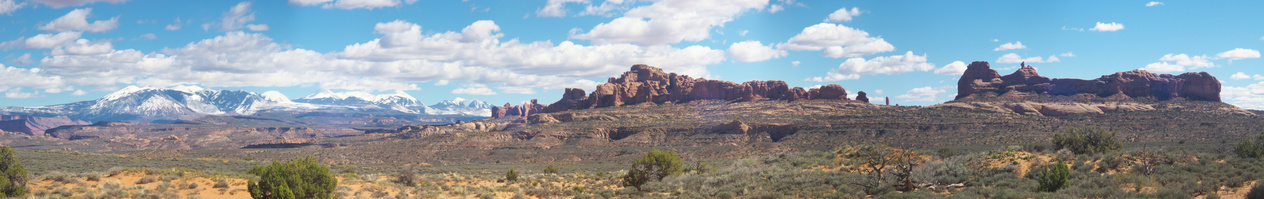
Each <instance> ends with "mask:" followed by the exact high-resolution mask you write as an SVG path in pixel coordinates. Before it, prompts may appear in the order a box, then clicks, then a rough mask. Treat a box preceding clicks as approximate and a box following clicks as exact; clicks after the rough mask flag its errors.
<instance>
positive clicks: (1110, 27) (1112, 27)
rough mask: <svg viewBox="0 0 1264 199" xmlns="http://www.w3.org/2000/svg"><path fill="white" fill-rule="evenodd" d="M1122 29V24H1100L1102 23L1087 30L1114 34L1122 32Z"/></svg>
mask: <svg viewBox="0 0 1264 199" xmlns="http://www.w3.org/2000/svg"><path fill="white" fill-rule="evenodd" d="M1123 29H1124V24H1121V23H1115V22H1110V23H1102V22H1097V26H1093V28H1090V29H1088V30H1092V31H1098V32H1115V31H1119V30H1123Z"/></svg>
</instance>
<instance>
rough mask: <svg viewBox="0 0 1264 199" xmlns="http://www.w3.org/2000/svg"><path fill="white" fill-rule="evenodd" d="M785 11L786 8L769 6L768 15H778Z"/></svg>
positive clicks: (774, 5)
mask: <svg viewBox="0 0 1264 199" xmlns="http://www.w3.org/2000/svg"><path fill="white" fill-rule="evenodd" d="M785 9H786V7H784V6H781V5H776V4H773V5H771V6H768V13H777V12H781V11H782V10H785Z"/></svg>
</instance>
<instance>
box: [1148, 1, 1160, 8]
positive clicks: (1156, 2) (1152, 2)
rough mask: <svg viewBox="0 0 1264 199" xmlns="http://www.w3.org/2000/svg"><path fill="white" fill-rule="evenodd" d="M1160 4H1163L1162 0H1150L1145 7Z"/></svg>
mask: <svg viewBox="0 0 1264 199" xmlns="http://www.w3.org/2000/svg"><path fill="white" fill-rule="evenodd" d="M1161 5H1163V2H1158V1H1151V2H1150V3H1146V7H1154V6H1161Z"/></svg>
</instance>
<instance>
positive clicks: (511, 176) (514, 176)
mask: <svg viewBox="0 0 1264 199" xmlns="http://www.w3.org/2000/svg"><path fill="white" fill-rule="evenodd" d="M505 180H508V181H518V172H514V169H513V168H509V171H508V172H505Z"/></svg>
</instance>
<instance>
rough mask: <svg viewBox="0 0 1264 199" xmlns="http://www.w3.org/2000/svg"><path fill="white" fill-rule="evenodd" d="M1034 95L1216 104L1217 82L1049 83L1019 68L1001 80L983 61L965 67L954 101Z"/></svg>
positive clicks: (1140, 74)
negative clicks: (990, 96)
mask: <svg viewBox="0 0 1264 199" xmlns="http://www.w3.org/2000/svg"><path fill="white" fill-rule="evenodd" d="M1013 93H1023V94H1038V95H1045V96H1075V95H1089V96H1090V97H1091V96H1096V97H1101V98H1105V99H1108V100H1133V99H1145V100H1157V101H1166V100H1181V99H1183V100H1195V101H1213V102H1220V81H1219V80H1216V77H1214V76H1211V74H1207V72H1199V73H1193V72H1189V73H1185V74H1180V75H1169V74H1154V73H1150V72H1147V71H1145V70H1141V69H1137V70H1132V71H1124V72H1117V73H1115V74H1110V75H1102V77H1100V78H1097V79H1091V80H1083V79H1064V78H1058V79H1050V78H1048V77H1044V76H1040V75H1039V74H1037V73H1036V68H1034V67H1031V66H1026V65H1023V66H1021V68H1019V69H1018V70H1017V71H1014V73H1012V74H1009V75H1005V76H1001V75H1000V74H997V73H996V70H992V68H991V67H990V66H989V65H988V62H985V61H976V62H974V63H970V65H969V66H967V67H966V71H965V73H964V74H962V75H961V79H960V80H958V81H957V98H956V99H957V100H963V99H964V100H969V99H972V98H979V96H981V95H982V94H995V95H997V96H1002V97H1004V96H1013V95H1009V94H1013Z"/></svg>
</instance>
